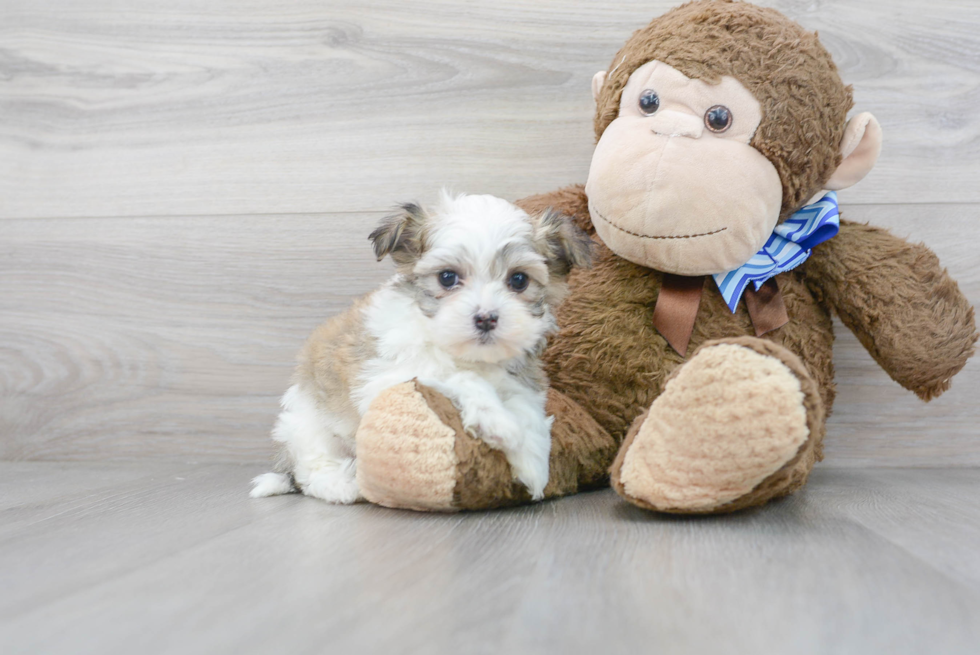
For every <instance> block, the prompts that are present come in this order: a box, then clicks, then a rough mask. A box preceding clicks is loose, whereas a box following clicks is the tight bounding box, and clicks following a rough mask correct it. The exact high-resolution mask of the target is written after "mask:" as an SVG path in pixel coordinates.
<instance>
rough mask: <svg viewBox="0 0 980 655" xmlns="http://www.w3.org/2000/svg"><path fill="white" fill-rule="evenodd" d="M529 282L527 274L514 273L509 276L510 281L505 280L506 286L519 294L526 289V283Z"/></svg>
mask: <svg viewBox="0 0 980 655" xmlns="http://www.w3.org/2000/svg"><path fill="white" fill-rule="evenodd" d="M530 281H531V279H530V278H529V277H528V276H527V273H514V274H513V275H511V276H510V279H509V280H507V286H509V287H510V288H511V289H513V290H514V291H516V292H517V293H520V292H521V291H524V289H527V285H528V282H530Z"/></svg>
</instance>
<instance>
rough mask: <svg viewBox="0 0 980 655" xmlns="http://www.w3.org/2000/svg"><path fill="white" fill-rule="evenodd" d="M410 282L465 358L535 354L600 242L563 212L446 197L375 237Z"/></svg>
mask: <svg viewBox="0 0 980 655" xmlns="http://www.w3.org/2000/svg"><path fill="white" fill-rule="evenodd" d="M371 240H372V241H373V242H374V248H375V253H376V254H377V255H378V258H379V259H381V258H382V257H384V256H385V255H386V254H391V256H392V258H393V259H394V260H395V262H396V264H398V268H399V273H401V281H400V283H399V284H400V286H401V289H402V291H403V292H404V293H406V294H409V295H411V297H412V298H413V299H414V301H415V302H416V303H417V304H418V307H419V308H420V309H421V311H422V314H423V315H424V316H425V317H426V318H427V319H428V321H429V322H430V326H429V333H430V334H431V335H432V336H433V340H434V342H435V343H436V344H437V345H439V346H440V347H442V348H443V349H444V350H446V351H447V352H449V353H450V354H451V355H452V356H454V357H456V358H458V359H465V360H470V361H482V362H490V363H496V362H501V361H503V360H506V359H510V358H512V357H515V356H517V355H520V354H522V353H534V352H536V350H537V349H538V348H540V347H541V346H542V345H543V343H544V338H545V336H546V335H547V334H548V333H549V332H551V331H553V330H554V329H555V322H554V316H553V315H552V313H551V307H552V306H553V305H554V304H555V303H557V302H558V301H559V300H560V299H561V296H562V295H563V293H564V290H565V285H564V279H565V276H566V275H567V273H568V271H569V269H570V268H571V267H572V266H579V265H586V264H587V263H588V261H589V254H590V246H591V243H590V241H589V239H588V237H586V236H585V235H584V234H583V233H582V232H581V231H579V230H578V228H576V227H575V226H574V225H573V224H572V222H571V221H570V220H569V219H567V218H566V217H564V216H562V215H561V214H557V213H555V212H546V213H544V214H542V215H539V216H534V217H531V216H528V214H527V213H525V212H524V211H523V210H521V209H520V208H518V207H516V206H514V205H512V204H510V203H509V202H506V201H505V200H501V199H500V198H496V197H493V196H468V195H462V196H457V197H451V196H448V195H445V194H444V195H443V198H442V200H441V202H440V203H439V205H438V207H436V208H435V209H434V210H433V211H431V212H427V211H425V210H423V209H421V208H420V207H418V206H417V205H405V206H404V207H403V208H402V211H401V212H400V213H398V214H396V215H394V216H391V217H389V218H387V219H385V221H384V222H383V223H382V224H381V226H380V227H378V229H377V230H375V231H374V232H373V233H372V234H371Z"/></svg>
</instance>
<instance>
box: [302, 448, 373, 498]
mask: <svg viewBox="0 0 980 655" xmlns="http://www.w3.org/2000/svg"><path fill="white" fill-rule="evenodd" d="M356 472H357V468H356V465H355V462H354V460H353V459H350V460H345V461H344V462H343V463H342V464H340V465H338V466H331V467H324V468H320V469H317V470H315V471H312V472H311V473H310V474H309V476H308V477H307V479H306V481H305V482H304V483H303V485H302V488H303V493H304V494H306V495H307V496H313V497H314V498H319V499H320V500H325V501H327V502H328V503H335V504H337V505H350V504H352V503H355V502H357V501H358V500H359V499H360V498H361V492H360V489H359V488H358V486H357V477H356Z"/></svg>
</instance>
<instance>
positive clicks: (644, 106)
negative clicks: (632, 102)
mask: <svg viewBox="0 0 980 655" xmlns="http://www.w3.org/2000/svg"><path fill="white" fill-rule="evenodd" d="M658 109H660V96H658V95H657V92H656V91H654V90H653V89H647V90H646V91H644V92H643V93H641V94H640V111H642V112H643V113H644V114H646V115H647V116H652V115H653V114H656V113H657V110H658Z"/></svg>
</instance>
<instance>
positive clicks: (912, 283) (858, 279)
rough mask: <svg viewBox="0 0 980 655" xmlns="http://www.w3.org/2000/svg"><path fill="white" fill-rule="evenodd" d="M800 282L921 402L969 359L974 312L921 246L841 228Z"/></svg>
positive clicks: (868, 229) (864, 228)
mask: <svg viewBox="0 0 980 655" xmlns="http://www.w3.org/2000/svg"><path fill="white" fill-rule="evenodd" d="M806 276H807V285H808V286H809V287H810V289H811V290H812V291H813V292H814V294H815V295H816V297H817V299H818V300H820V301H821V302H824V303H826V304H828V305H829V306H830V307H832V308H833V309H834V310H835V311H836V313H837V315H838V316H839V317H840V319H841V321H842V322H843V323H844V325H846V326H847V327H848V328H850V329H851V331H852V332H854V334H855V336H857V338H858V339H859V340H860V341H861V343H862V344H863V345H864V347H865V348H867V350H868V352H869V353H870V354H871V356H872V357H873V358H874V359H875V361H876V362H878V364H879V365H880V366H881V367H882V368H883V369H885V371H886V372H887V373H888V374H889V375H890V376H891V377H892V379H893V380H895V381H896V382H898V383H899V384H901V385H902V386H903V387H905V388H906V389H909V390H910V391H913V392H915V394H916V395H917V396H919V397H920V398H922V399H923V400H927V401H928V400H932V399H933V398H935V397H937V396H939V395H940V394H942V393H943V392H944V391H946V390H947V389H948V388H949V385H950V379H951V378H952V377H953V375H955V374H956V373H958V372H959V370H960V369H962V368H963V366H964V364H966V360H967V359H968V358H969V357H970V356H971V355H972V354H973V352H974V344H975V343H976V341H977V329H976V323H975V318H974V311H973V308H972V307H971V306H970V303H969V301H967V299H966V297H964V295H963V294H962V293H961V292H960V290H959V287H958V286H957V284H956V282H955V281H954V280H953V279H952V278H950V277H949V275H948V274H947V273H946V270H945V269H943V268H942V267H941V266H940V264H939V259H938V258H937V257H936V255H935V253H933V252H932V251H931V250H929V249H928V248H927V247H926V246H924V245H922V244H912V243H909V242H908V241H906V240H904V239H901V238H899V237H896V236H894V235H892V234H891V233H889V232H888V231H887V230H883V229H881V228H877V227H872V226H870V225H862V224H858V223H852V222H849V221H843V220H842V221H841V229H840V233H839V234H838V235H837V236H836V237H835V238H833V239H831V240H829V241H827V242H825V243H823V244H821V245H819V246H817V247H816V248H814V250H813V254H812V255H811V256H810V259H809V260H807V263H806Z"/></svg>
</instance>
